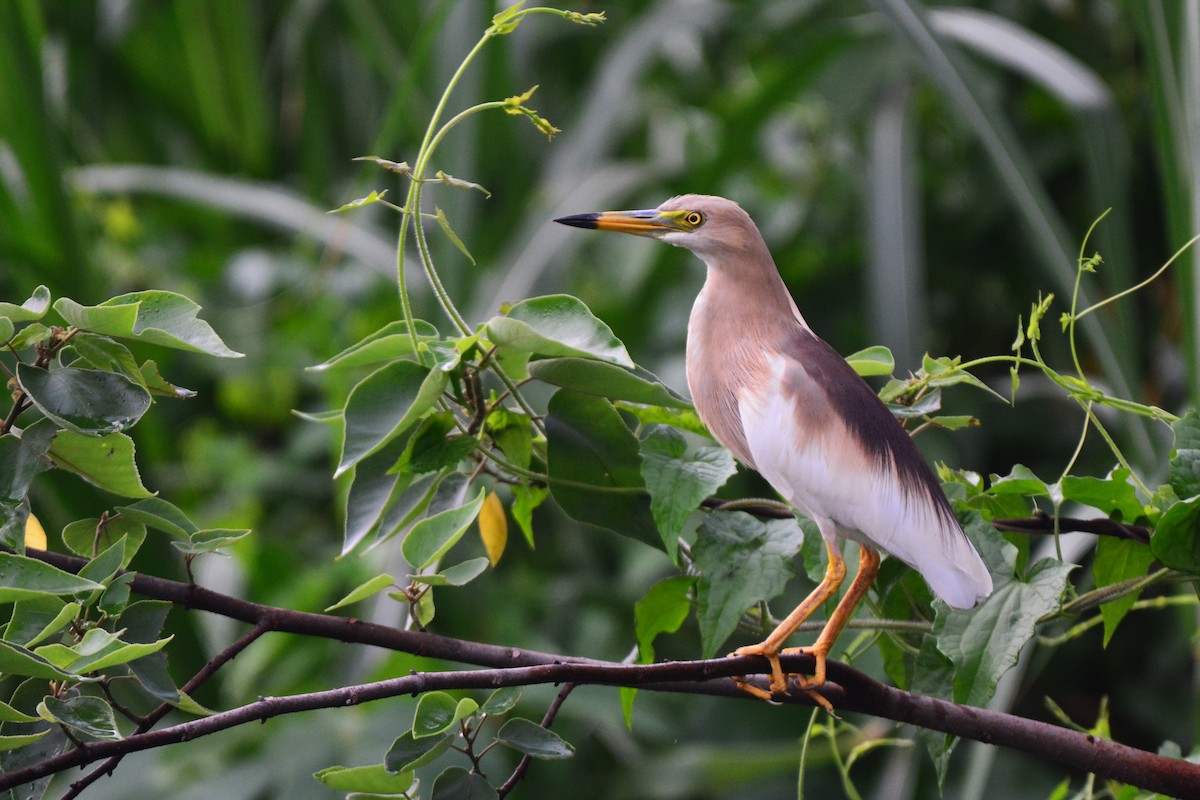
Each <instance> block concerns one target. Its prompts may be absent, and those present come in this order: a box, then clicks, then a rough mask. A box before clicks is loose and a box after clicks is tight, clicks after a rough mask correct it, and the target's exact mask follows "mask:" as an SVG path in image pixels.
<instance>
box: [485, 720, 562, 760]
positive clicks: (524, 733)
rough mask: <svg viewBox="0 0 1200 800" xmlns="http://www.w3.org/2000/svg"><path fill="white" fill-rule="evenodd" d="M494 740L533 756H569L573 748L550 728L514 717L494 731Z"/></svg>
mask: <svg viewBox="0 0 1200 800" xmlns="http://www.w3.org/2000/svg"><path fill="white" fill-rule="evenodd" d="M496 740H497V741H498V742H501V743H502V744H505V745H508V746H509V747H511V748H513V749H514V750H518V751H520V752H522V753H524V754H525V755H527V756H532V757H533V758H546V759H556V758H570V757H571V756H573V755H575V748H574V747H572V746H571V745H570V744H568V743H567V742H566V741H564V740H563V738H562V737H561V736H559V735H558V734H557V733H555V732H554V731H552V730H548V729H546V728H543V727H542V726H541V725H538V724H537V723H536V722H533V721H532V720H528V719H523V718H522V717H514V718H513V719H510V720H509V721H508V722H506V723H504V725H503V726H502V727H501V728H500V730H499V731H498V732H497V733H496Z"/></svg>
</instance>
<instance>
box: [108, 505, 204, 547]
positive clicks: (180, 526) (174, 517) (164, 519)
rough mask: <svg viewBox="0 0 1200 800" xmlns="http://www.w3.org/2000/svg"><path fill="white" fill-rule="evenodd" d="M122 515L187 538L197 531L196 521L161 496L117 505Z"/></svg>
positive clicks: (157, 529) (147, 525)
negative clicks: (126, 504)
mask: <svg viewBox="0 0 1200 800" xmlns="http://www.w3.org/2000/svg"><path fill="white" fill-rule="evenodd" d="M117 511H119V512H120V513H121V514H122V515H124V516H126V517H129V518H131V519H135V520H137V521H139V522H141V523H142V524H144V525H145V526H146V527H148V528H153V529H154V530H156V531H162V532H163V533H166V534H169V535H171V536H174V537H175V538H177V539H187V538H189V537H190V536H191V535H192V534H193V533H195V532H196V523H194V522H192V521H191V520H190V519H188V516H187V514H184V513H183V512H182V511H180V510H179V509H178V508H177V507H176V506H174V505H172V504H171V503H169V502H167V501H166V500H163V499H162V498H159V497H150V498H147V499H145V500H139V501H138V502H136V503H133V504H132V505H128V506H117Z"/></svg>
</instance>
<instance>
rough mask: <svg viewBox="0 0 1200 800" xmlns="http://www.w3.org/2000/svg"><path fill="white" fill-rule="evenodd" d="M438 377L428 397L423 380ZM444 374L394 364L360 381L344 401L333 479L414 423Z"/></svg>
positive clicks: (407, 363) (412, 364) (409, 364)
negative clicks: (342, 435)
mask: <svg viewBox="0 0 1200 800" xmlns="http://www.w3.org/2000/svg"><path fill="white" fill-rule="evenodd" d="M430 375H440V376H441V378H440V379H439V380H440V381H442V384H441V386H439V387H437V390H436V391H434V392H432V393H430V392H429V391H427V390H426V378H428V377H429V376H430ZM444 380H445V374H444V373H441V372H440V371H434V372H430V370H429V369H427V368H426V367H423V366H421V365H420V364H417V363H415V362H413V361H396V362H394V363H392V364H388V365H387V366H385V367H381V368H380V369H378V370H376V371H375V372H372V373H371V374H370V375H368V376H367V377H366V378H364V379H363V380H362V381H361V382H359V384H358V385H357V386H355V387H354V389H352V390H351V392H350V396H349V397H348V398H347V399H346V407H345V411H344V412H343V416H344V417H345V420H346V438H345V441H344V442H343V444H342V455H341V458H340V460H339V463H338V468H337V472H336V474H337V475H340V474H341V473H343V472H345V471H346V470H348V469H349V468H350V467H352V466H354V465H355V464H357V463H358V462H359V461H361V460H363V459H364V458H366V457H367V456H369V455H371V454H372V453H375V452H377V451H378V450H380V449H381V448H383V447H384V446H385V445H386V444H387V443H388V442H390V441H392V440H393V439H395V438H396V437H397V436H399V435H400V434H402V433H404V431H405V430H406V429H407V428H408V427H409V426H411V425H412V424H413V423H415V422H416V421H417V419H418V418H419V417H420V416H421V415H422V414H424V413H425V412H426V411H427V410H429V408H430V407H431V406H432V405H433V403H434V402H435V401H436V400H437V396H438V395H439V394H440V393H441V389H442V387H443V386H445V383H444Z"/></svg>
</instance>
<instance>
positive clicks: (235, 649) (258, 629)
mask: <svg viewBox="0 0 1200 800" xmlns="http://www.w3.org/2000/svg"><path fill="white" fill-rule="evenodd" d="M268 630H269V626H268V625H266V624H264V623H263V622H259V623H257V624H256V625H255V626H254V627H253V628H251V629H250V630H249V631H247V632H246V633H245V635H243V636H242V637H241V638H239V639H238V640H237V641H236V642H234V643H233V644H231V645H229V647H226V648H225V649H224V650H222V651H221V652H220V653H217V655H215V656H214V657H213V658H212V659H211V660H210V661H209V662H208V663H206V664H205V665H204V666H203V667H201V668H200V670H199V671H198V672H197V673H196V674H195V675H193V676H192V679H191V680H190V681H188V682H187V683H185V684H184V685H183V688H182V689H181V690H180V691H181V692H182V693H183V694H187V695H191V694H193V693H194V692H195V691H196V690H197V689H199V688H200V685H201V684H203V683H204V682H205V681H207V680H208V679H209V678H211V677H212V676H213V675H215V674H216V673H217V670H219V669H220V668H221V667H223V666H225V665H226V664H228V663H229V662H230V661H232V660H233V658H234V656H236V655H237V654H238V653H240V652H242V651H243V650H245V649H246V648H247V647H249V646H250V645H251V644H252V643H253V642H255V641H256V640H257V639H258V638H259V637H260V636H262V635H263V634H264V633H266V632H267V631H268ZM172 708H174V706H172V705H171V704H170V703H162V704H160V705H159V706H158V707H157V708H155V709H154V710H153V711H151V712H150V713H149V714H147V715H146V716H144V717H142V719H141V722H139V723H138V725H137V727H136V728H134V732H133V734H131V735H135V736H136V735H138V734H142V733H145V732H146V731H148V730H150V729H151V728H153V727H154V726H155V725H157V724H158V722H159V721H160V720H161V719H162V718H163V717H165V716H166V715H167V714H168V713H170V711H171V709H172ZM124 757H125V753H118V754H116V755H114V756H112V757H110V758H109V759H108V760H107V761H105V762H104V763H103V764H101V765H100V766H98V767H96V768H95V769H94V770H92V771H91V772H89V773H88V774H87V775H84V776H83V777H82V778H80V779H79V780H77V781H75V782H74V783H72V784H71V788H70V789H68V790H67V792H66V793H65V794H64V795H63V796H62V797H61V798H60V799H59V800H74V798H76V797H78V796H79V795H80V793H81V792H83V790H84V789H86V788H87V787H89V786H91V785H92V784H93V783H95V782H96V781H98V780H99V779H100V778H101V777H103V776H105V775H112V773H113V770H115V769H116V768H117V765H119V764H120V763H121V759H122V758H124Z"/></svg>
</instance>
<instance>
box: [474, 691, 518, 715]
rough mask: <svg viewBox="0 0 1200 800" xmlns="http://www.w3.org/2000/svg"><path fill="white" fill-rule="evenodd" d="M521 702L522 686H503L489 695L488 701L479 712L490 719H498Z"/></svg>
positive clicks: (484, 702) (485, 701)
mask: <svg viewBox="0 0 1200 800" xmlns="http://www.w3.org/2000/svg"><path fill="white" fill-rule="evenodd" d="M520 700H521V687H520V686H502V687H500V688H499V689H497V690H496V691H494V692H492V693H491V694H490V695H488V699H487V700H484V701H483V705H482V706H480V708H479V710H480V711H482V712H483V713H484V714H487V715H488V716H490V717H498V716H500V715H502V714H507V713H508V712H510V711H512V710H513V709H514V708H516V707H517V703H518V702H520Z"/></svg>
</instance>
